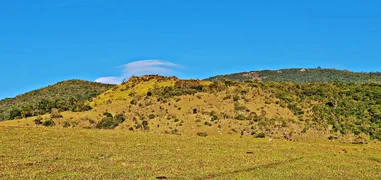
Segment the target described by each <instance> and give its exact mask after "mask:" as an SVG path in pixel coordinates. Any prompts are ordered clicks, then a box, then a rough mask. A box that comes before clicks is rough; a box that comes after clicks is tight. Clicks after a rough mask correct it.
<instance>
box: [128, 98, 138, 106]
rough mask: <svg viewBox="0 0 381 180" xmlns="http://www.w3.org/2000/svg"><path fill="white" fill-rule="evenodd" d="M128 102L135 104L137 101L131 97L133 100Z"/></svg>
mask: <svg viewBox="0 0 381 180" xmlns="http://www.w3.org/2000/svg"><path fill="white" fill-rule="evenodd" d="M130 104H132V105H136V104H138V101H137V100H136V99H133V100H131V101H130Z"/></svg>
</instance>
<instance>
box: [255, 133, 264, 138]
mask: <svg viewBox="0 0 381 180" xmlns="http://www.w3.org/2000/svg"><path fill="white" fill-rule="evenodd" d="M255 137H256V138H265V137H266V134H265V133H258V134H257V135H255Z"/></svg>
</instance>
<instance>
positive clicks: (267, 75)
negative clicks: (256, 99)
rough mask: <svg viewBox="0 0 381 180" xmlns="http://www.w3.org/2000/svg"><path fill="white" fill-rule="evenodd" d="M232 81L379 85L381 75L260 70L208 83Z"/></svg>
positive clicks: (320, 69) (220, 77) (322, 71)
mask: <svg viewBox="0 0 381 180" xmlns="http://www.w3.org/2000/svg"><path fill="white" fill-rule="evenodd" d="M223 79H227V80H234V81H255V80H257V81H261V82H292V83H307V82H334V81H338V82H344V83H381V73H356V72H350V71H347V70H336V69H322V68H315V69H303V68H299V69H296V68H294V69H281V70H262V71H250V72H242V73H234V74H229V75H219V76H214V77H210V78H208V79H206V80H208V81H219V80H223Z"/></svg>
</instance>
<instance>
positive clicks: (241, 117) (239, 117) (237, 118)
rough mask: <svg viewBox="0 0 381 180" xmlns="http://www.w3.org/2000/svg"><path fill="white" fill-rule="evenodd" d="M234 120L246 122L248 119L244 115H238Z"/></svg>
mask: <svg viewBox="0 0 381 180" xmlns="http://www.w3.org/2000/svg"><path fill="white" fill-rule="evenodd" d="M234 119H236V120H245V119H246V117H245V116H244V115H243V114H238V115H236V116H235V117H234Z"/></svg>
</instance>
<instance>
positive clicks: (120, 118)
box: [114, 113, 126, 123]
mask: <svg viewBox="0 0 381 180" xmlns="http://www.w3.org/2000/svg"><path fill="white" fill-rule="evenodd" d="M114 120H115V121H117V122H118V123H123V122H124V121H125V120H126V116H125V115H124V114H123V113H117V114H115V117H114Z"/></svg>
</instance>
